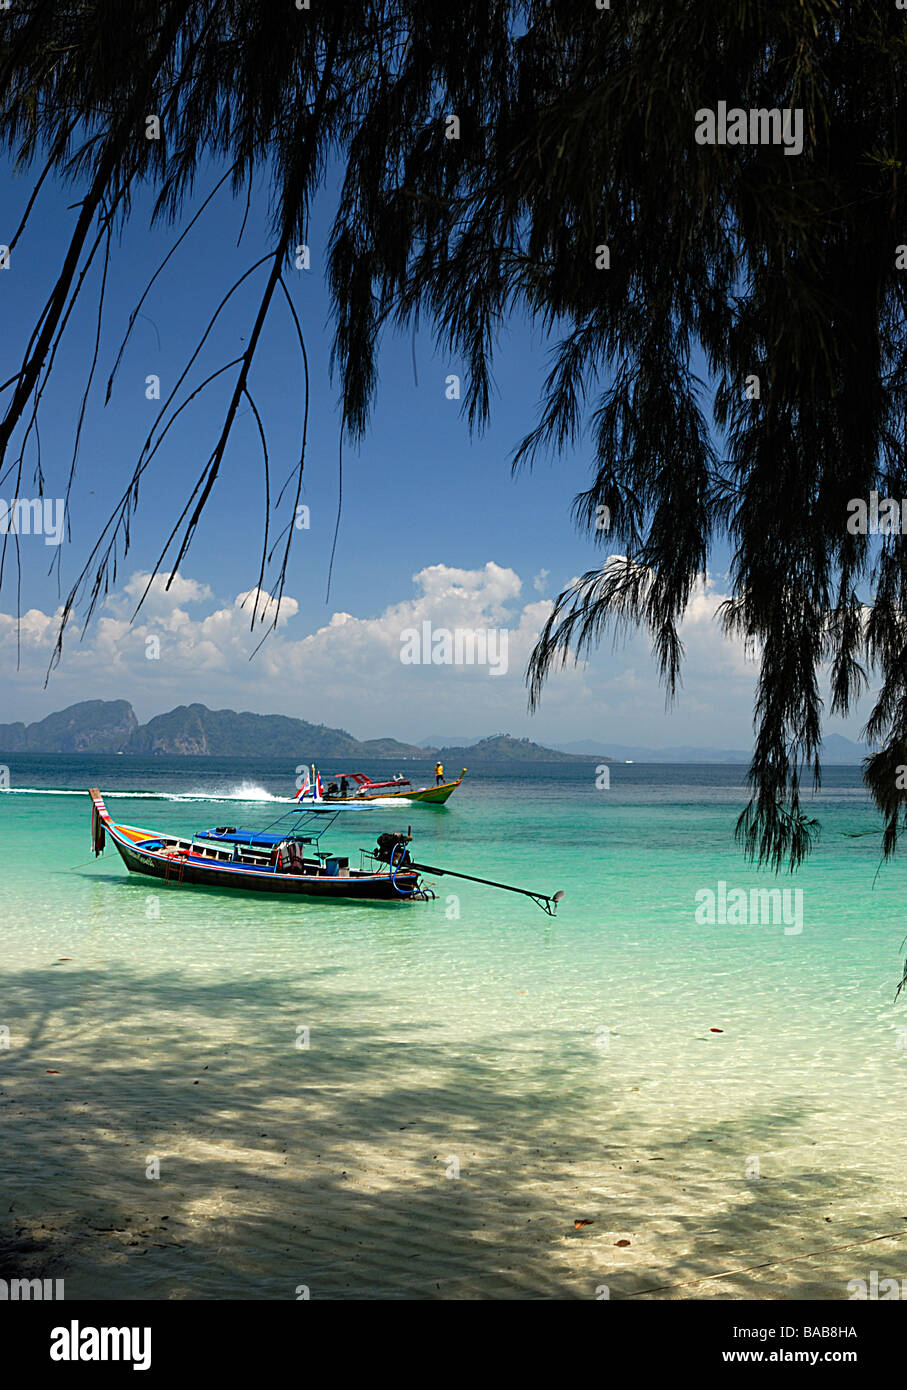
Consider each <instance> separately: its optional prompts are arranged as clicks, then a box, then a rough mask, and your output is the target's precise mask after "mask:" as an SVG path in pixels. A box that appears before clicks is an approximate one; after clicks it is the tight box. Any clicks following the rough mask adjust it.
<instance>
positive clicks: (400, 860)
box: [375, 830, 413, 869]
mask: <svg viewBox="0 0 907 1390" xmlns="http://www.w3.org/2000/svg"><path fill="white" fill-rule="evenodd" d="M412 838H413V837H412V835H404V833H403V831H402V830H386V831H385V832H384V834H383V835H379V836H378V843H377V845H376V846H375V858H376V859H378V860H380V861H381V863H382V864H389V863H390V862H391V857H392V856H393V861H394V866H395V868H398V869H399V868H400V867H401V865H403V864H409V863H410V862H411V861H410V857H409V851H408V850H407V849H406V848H404V849H403V853H402V854H401V853H400V850H399V848H398V846H401V845H402V846H406V845H408V844H409V842H410V840H412Z"/></svg>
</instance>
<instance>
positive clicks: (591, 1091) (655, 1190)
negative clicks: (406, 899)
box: [0, 756, 907, 1299]
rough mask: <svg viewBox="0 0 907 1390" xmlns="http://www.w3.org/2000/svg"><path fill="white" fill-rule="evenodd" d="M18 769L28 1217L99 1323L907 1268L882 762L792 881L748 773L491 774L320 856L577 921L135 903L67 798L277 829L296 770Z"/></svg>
mask: <svg viewBox="0 0 907 1390" xmlns="http://www.w3.org/2000/svg"><path fill="white" fill-rule="evenodd" d="M7 761H8V762H9V767H10V791H9V793H8V794H5V795H3V796H2V797H0V866H2V882H3V890H4V892H3V912H2V919H0V958H2V961H3V997H2V1008H0V1013H2V1017H0V1025H5V1026H7V1027H8V1028H9V1030H10V1034H9V1039H10V1046H9V1047H8V1048H7V1049H2V1050H0V1106H2V1107H3V1123H4V1133H5V1136H6V1142H7V1143H8V1144H9V1145H11V1146H12V1147H11V1149H8V1152H13V1153H15V1155H16V1162H15V1163H10V1162H7V1164H5V1165H4V1171H3V1173H2V1175H0V1196H2V1199H3V1200H2V1207H0V1209H2V1210H3V1211H4V1212H5V1213H6V1212H8V1209H10V1210H9V1212H8V1214H7V1217H6V1221H7V1223H8V1232H7V1238H8V1239H12V1238H15V1239H17V1240H19V1241H25V1242H26V1243H27V1245H28V1248H27V1249H23V1251H22V1253H21V1254H20V1255H19V1256H18V1257H17V1258H18V1259H19V1260H20V1263H21V1262H25V1263H27V1264H29V1268H35V1269H37V1268H52V1269H53V1270H54V1272H56V1273H62V1274H63V1275H64V1276H65V1278H66V1280H67V1294H68V1296H70V1297H101V1296H114V1297H135V1296H151V1297H237V1296H249V1297H265V1298H294V1297H297V1296H298V1294H297V1293H296V1292H295V1291H296V1290H297V1288H299V1287H302V1286H305V1287H306V1288H308V1289H309V1290H310V1294H311V1297H313V1298H314V1297H377V1298H386V1297H391V1298H393V1297H405V1296H421V1297H515V1296H528V1297H539V1298H544V1297H581V1298H582V1297H591V1298H594V1297H601V1296H602V1294H601V1293H600V1292H596V1291H597V1290H601V1289H602V1288H603V1287H607V1289H608V1291H609V1294H610V1297H612V1298H620V1297H634V1296H646V1297H781V1298H801V1297H816V1296H818V1297H823V1298H828V1299H846V1298H847V1297H848V1293H847V1291H846V1284H847V1281H848V1280H849V1279H854V1278H866V1279H868V1277H869V1271H870V1270H871V1269H876V1270H878V1271H879V1272H880V1277H897V1278H901V1277H904V1276H905V1275H907V1258H902V1251H903V1248H904V1240H903V1233H902V1229H901V1228H903V1227H907V1181H905V1171H907V1166H905V1157H907V1155H905V1140H904V1139H903V1137H902V1133H903V1124H902V1117H903V1113H904V1107H905V1102H907V1006H905V1004H904V1002H903V998H902V1001H901V1002H899V1003H895V1000H894V995H895V989H896V986H897V982H898V980H899V978H900V974H901V968H902V960H903V954H904V950H903V938H904V936H905V931H907V927H905V920H907V919H905V912H904V903H905V888H907V879H905V868H904V866H903V864H901V863H897V862H896V863H894V864H893V865H889V866H887V867H885V868H884V869H883V870H882V871H881V874H880V875H879V876H878V879H876V871H877V868H878V838H877V836H875V835H868V836H866V837H865V838H859V839H858V838H849V836H848V833H847V832H851V833H855V832H863V831H871V830H873V829H875V828H877V821H876V818H875V817H874V815H873V813H872V811H871V809H870V807H869V804H868V801H867V798H866V796H865V793H864V791H863V790H862V787H861V785H860V781H859V773H858V770H857V769H850V768H833V769H829V771H828V774H827V778H826V784H825V788H824V790H823V793H822V795H821V797H820V798H819V799H818V801H817V803H816V808H815V809H816V814H818V815H819V816H820V818H821V820H822V826H823V833H822V838H821V841H820V843H819V846H818V848H817V850H816V851H815V853H814V856H813V857H812V859H811V861H810V862H809V864H808V865H807V866H806V867H805V868H804V869H803V870H802V871H801V872H800V873H799V874H798V875H796V876H795V878H794V879H790V878H785V879H783V880H780V881H776V880H775V879H774V878H773V877H772V876H771V875H767V874H758V873H756V872H755V871H754V870H752V869H751V868H749V867H748V866H746V864H745V863H744V861H743V859H742V857H741V856H740V854H739V852H738V850H737V849H736V848H735V846H734V843H733V826H734V820H735V818H736V815H737V813H738V811H739V809H740V807H741V806H742V804H743V802H744V800H745V792H744V789H743V786H742V780H743V769H742V768H736V767H724V766H709V767H695V766H683V767H680V766H677V767H663V766H655V765H645V764H635V765H632V766H624V765H618V766H615V767H613V768H612V770H611V787H610V789H609V790H597V789H596V785H595V772H594V764H588V765H585V764H584V765H579V764H557V765H544V766H542V765H538V766H533V767H530V768H527V769H525V770H519V771H514V770H513V769H512V768H507V769H498V770H496V771H494V770H492V771H491V772H489V773H488V774H482V775H478V774H476V775H472V774H470V775H468V777H467V779H466V781H465V782H464V784H463V786H462V787H461V788H460V790H459V791H458V792H456V793H455V794H454V797H453V799H452V800H451V802H450V804H449V806H448V807H447V808H445V809H443V810H438V809H431V808H428V807H419V806H417V805H413V806H411V807H408V808H407V807H399V806H395V807H383V808H380V809H378V810H375V811H374V812H371V813H363V814H361V815H358V816H357V817H356V819H355V821H354V819H353V816H352V815H350V816H349V817H347V818H346V823H344V824H342V825H341V826H339V827H338V828H336V829H335V830H334V831H332V832H330V834H329V835H326V836H325V844H326V845H329V846H330V847H331V848H336V849H337V851H338V852H340V853H349V854H350V856H351V861H352V862H357V861H356V851H357V850H358V848H359V847H360V846H361V847H369V846H371V845H372V844H373V843H374V836H375V834H376V833H377V831H379V830H384V829H405V828H406V827H407V825H411V826H412V829H413V834H414V837H415V838H414V846H413V854H414V857H415V858H417V859H422V860H425V861H427V862H429V863H437V864H440V865H450V866H451V867H455V868H461V869H462V870H463V871H464V872H466V873H476V874H481V875H483V876H487V877H489V878H494V879H501V880H503V881H505V882H509V883H514V884H519V885H523V886H527V887H531V888H534V889H537V890H538V891H540V892H545V893H553V892H554V891H555V890H556V889H563V890H564V892H565V898H564V901H563V903H562V905H561V909H560V912H559V915H558V917H557V919H556V920H553V921H552V920H549V919H548V918H547V917H545V916H544V915H543V914H542V913H541V912H540V911H539V910H538V909H537V908H536V907H535V906H533V904H532V903H531V902H529V901H527V900H526V899H523V898H520V897H517V896H516V895H512V894H509V893H504V892H499V891H495V890H493V889H486V888H482V887H480V886H478V885H473V884H468V883H462V882H458V881H456V880H453V879H449V878H444V879H438V880H437V881H436V882H435V891H436V892H437V893H438V898H437V900H436V901H435V902H433V903H421V904H420V903H406V904H388V905H383V904H375V905H357V904H352V903H348V904H324V903H307V902H306V901H305V900H302V901H300V902H292V903H290V902H285V901H280V902H278V901H274V902H270V901H261V900H260V899H259V898H257V897H253V896H251V895H248V896H234V895H228V894H222V893H215V892H211V891H200V890H197V889H181V888H178V887H171V886H164V885H161V884H159V883H157V882H156V881H153V880H150V879H142V878H138V877H130V876H128V875H127V874H126V872H125V869H124V868H123V866H122V864H121V862H120V860H119V859H118V857H117V856H116V855H115V852H114V851H113V849H112V847H111V848H108V850H107V852H106V854H105V855H104V856H103V857H102V858H101V859H100V860H98V861H97V862H95V861H94V860H93V859H92V858H91V857H90V844H89V804H88V801H87V798H86V797H84V795H71V794H68V793H70V792H79V793H81V792H83V791H84V788H85V787H86V786H87V785H88V784H89V783H91V784H97V785H100V786H101V787H102V789H103V790H104V792H105V796H106V799H107V804H108V808H109V809H110V811H111V814H112V815H113V816H114V818H115V819H119V820H122V821H124V822H125V823H127V824H130V825H138V826H143V827H146V828H148V829H150V830H171V829H174V830H175V829H179V830H181V831H183V832H189V831H193V830H197V829H200V828H203V827H204V826H207V825H213V824H223V823H225V822H228V823H230V824H240V825H257V826H264V825H265V824H267V823H268V822H269V821H271V820H273V819H274V818H275V817H276V816H278V815H280V814H282V813H284V812H285V811H286V810H287V809H288V804H289V798H291V796H292V792H293V778H294V776H295V771H294V770H293V769H287V768H286V767H285V766H284V765H283V764H281V765H276V764H274V765H270V764H267V763H261V764H245V763H242V764H239V763H237V762H235V761H230V762H228V761H226V760H212V759H198V760H195V759H159V758H154V759H148V760H147V761H145V760H141V759H135V758H95V759H92V758H88V757H69V758H66V757H38V756H30V757H19V758H15V757H10V758H9V759H8V760H7ZM384 770H386V771H388V772H389V773H391V772H394V771H396V770H397V768H396V767H391V766H390V765H387V766H386V768H385V766H383V765H378V764H376V765H375V766H374V769H370V771H374V772H376V773H377V772H381V771H384ZM417 774H418V776H417ZM429 774H430V767H429V765H428V764H426V765H425V767H424V768H421V767H417V768H415V769H414V767H413V765H412V764H409V765H407V775H409V776H412V777H413V779H414V780H420V778H421V777H422V776H423V775H424V777H425V780H430V777H429ZM272 798H279V799H278V800H272ZM284 800H285V801H286V804H284ZM721 882H723V883H724V884H726V886H727V887H726V893H728V894H729V893H731V892H732V890H733V889H736V888H743V889H747V890H748V889H750V888H751V887H754V886H757V887H774V886H775V884H776V882H779V883H780V886H782V887H784V888H786V889H792V888H796V889H797V890H799V891H800V892H801V893H802V898H800V899H798V900H797V901H798V902H799V909H798V917H797V920H796V922H794V921H793V919H792V918H791V919H789V921H788V923H785V922H783V921H774V922H773V921H772V920H771V919H770V914H769V920H767V921H761V920H759V921H755V922H752V921H749V922H736V923H735V922H734V921H733V920H729V921H714V922H710V921H707V920H705V921H703V920H699V921H697V917H696V909H697V894H700V895H701V894H703V893H705V892H706V891H707V890H708V891H712V892H714V893H715V894H716V897H717V894H718V892H719V887H718V885H719V883H721ZM698 901H699V902H701V901H702V898H701V897H700V899H699V900H698ZM747 901H749V900H748V899H747ZM793 901H794V900H793V899H790V902H791V904H792V903H793ZM701 916H702V914H701V913H700V918H701ZM300 1029H305V1030H308V1032H307V1033H300V1032H299V1031H298V1030H300ZM712 1030H721V1031H720V1032H719V1031H712ZM297 1041H302V1042H303V1043H307V1045H306V1046H301V1047H300V1046H297ZM152 1157H154V1158H157V1159H158V1161H159V1164H160V1176H159V1177H148V1176H146V1169H147V1167H148V1162H149V1160H150V1159H151V1158H152ZM456 1174H458V1176H456ZM7 1199H9V1200H7ZM578 1219H582V1220H587V1221H589V1222H590V1223H591V1224H590V1225H589V1226H587V1227H583V1228H581V1229H579V1230H577V1229H574V1224H573V1223H574V1221H575V1220H578ZM17 1232H18V1233H19V1234H18V1235H16V1233H17ZM10 1233H11V1234H10ZM879 1237H884V1239H881V1240H879V1239H878V1238H879ZM618 1240H621V1241H629V1245H620V1246H618V1245H617V1241H618ZM869 1242H872V1243H869ZM844 1247H846V1248H844ZM3 1248H4V1247H3V1246H2V1244H0V1263H3V1257H2V1252H3ZM10 1258H12V1257H10ZM757 1266H758V1268H756V1267H757ZM2 1272H3V1271H2V1270H0V1273H2Z"/></svg>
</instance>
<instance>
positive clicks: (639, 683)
mask: <svg viewBox="0 0 907 1390" xmlns="http://www.w3.org/2000/svg"><path fill="white" fill-rule="evenodd" d="M542 573H544V572H542ZM539 578H540V576H539V575H537V576H536V581H538V580H539ZM147 581H148V576H147V574H142V573H137V574H133V575H132V577H131V578H130V579H129V581H128V583H126V584H125V585H124V586H123V588H122V589H121V590H119V591H118V592H117V593H116V594H113V595H110V596H109V597H108V598H107V599H106V601H105V603H104V605H103V608H102V609H101V611H100V613H99V615H98V617H97V619H96V620H95V622H93V623H92V625H91V626H90V627H89V630H88V633H87V635H86V637H85V640H84V641H82V642H79V641H78V633H77V632H71V633H70V634H69V635H68V637H67V642H66V645H65V647H64V655H63V661H62V663H61V665H60V668H59V670H58V671H57V672H56V673H55V674H54V676H53V677H52V679H51V682H50V686H49V689H48V691H47V692H46V693H44V694H42V693H41V686H42V685H43V680H44V675H45V671H46V668H47V663H48V661H49V658H50V655H51V653H52V650H53V644H54V642H55V640H56V632H57V621H58V618H59V614H45V613H42V612H40V611H39V610H36V609H31V610H29V612H28V613H27V614H25V615H24V617H23V620H22V661H21V668H22V669H21V671H20V673H19V675H18V677H16V676H15V674H14V673H15V659H16V623H15V619H14V618H13V617H11V616H10V615H0V663H2V667H3V668H4V669H5V670H6V671H7V672H8V673H9V676H10V679H9V680H8V681H7V682H6V688H7V699H8V701H9V703H8V705H7V708H6V710H4V711H3V712H0V718H2V719H7V720H8V719H13V718H26V719H34V718H39V717H41V716H42V715H43V714H46V713H49V712H50V710H52V709H57V708H60V707H62V706H63V705H65V704H68V703H70V702H72V701H74V700H78V699H88V698H99V697H103V698H108V699H111V698H115V697H122V698H125V699H128V700H131V701H132V702H133V704H134V705H135V706H136V709H137V712H138V713H139V716H140V718H147V717H148V716H149V715H151V714H154V713H158V712H161V711H163V710H165V709H169V708H171V707H172V706H173V705H176V704H183V703H189V702H190V701H192V700H200V701H202V702H204V703H206V704H208V705H211V706H213V707H223V706H225V705H230V706H233V707H235V708H245V709H255V710H260V711H261V712H263V713H272V712H273V713H287V714H296V715H299V716H300V717H302V718H307V719H311V720H313V721H316V722H324V723H327V724H331V725H338V726H342V727H346V728H349V729H350V730H351V731H352V732H353V733H355V734H357V735H359V736H360V737H363V738H367V737H374V736H377V735H379V734H388V735H395V736H396V737H399V738H421V737H424V736H425V735H426V734H430V733H435V732H443V730H444V729H445V728H447V729H451V730H453V729H457V730H461V731H468V730H471V731H473V732H474V733H475V734H477V735H478V734H481V733H483V732H500V731H501V730H504V729H508V730H510V731H511V732H513V733H518V734H523V733H526V734H530V735H531V736H533V737H536V738H538V739H539V740H541V741H549V742H551V741H556V742H570V741H572V740H573V739H582V738H588V737H601V738H610V739H611V740H612V741H614V742H616V743H627V742H646V743H651V744H655V745H657V744H659V743H670V742H675V743H676V742H698V743H716V742H717V743H728V742H731V743H733V744H734V746H740V740H741V738H743V739H746V738H748V731H749V727H750V718H751V708H752V697H753V687H754V680H755V675H756V667H755V666H754V665H753V664H752V663H751V662H748V661H747V660H746V659H745V656H744V652H743V648H742V645H741V644H740V643H739V642H737V641H731V640H728V639H727V638H726V637H725V636H724V635H723V633H722V631H721V628H720V625H719V624H718V622H717V621H716V619H715V612H716V610H717V608H718V606H719V605H720V603H721V602H722V601H723V599H724V597H725V595H724V594H723V593H722V592H721V591H720V589H719V588H718V586H717V585H716V583H715V582H714V581H712V580H709V581H706V582H705V583H703V584H701V585H700V586H699V587H698V588H697V590H696V592H695V593H694V595H693V597H692V600H691V602H690V607H689V612H688V615H687V619H686V621H685V623H684V625H683V629H682V636H683V641H684V644H685V647H686V652H687V660H686V663H685V667H684V689H683V692H682V693H681V698H680V701H679V703H678V706H677V713H676V715H675V716H674V717H673V718H672V719H671V721H670V723H666V722H665V720H664V709H665V702H664V690H663V688H662V687H661V686H660V684H659V682H658V678H657V671H656V667H655V662H654V660H653V658H652V655H651V652H650V650H649V646H650V644H649V641H648V639H647V637H646V635H645V634H633V635H631V637H630V639H629V640H628V641H627V642H626V643H625V644H624V645H622V646H618V647H617V648H616V649H612V647H611V645H610V643H609V642H608V640H607V639H606V641H605V643H604V644H603V645H602V648H601V650H600V651H598V652H597V653H595V654H594V655H593V657H592V658H591V659H590V660H589V661H588V662H585V663H582V664H580V665H579V666H575V665H574V663H573V661H572V658H571V659H570V661H569V662H568V665H567V666H566V668H565V669H564V670H562V671H561V670H559V671H556V672H555V673H554V674H553V675H552V676H551V678H550V679H549V682H548V685H547V687H546V690H545V693H544V696H543V703H542V708H541V711H540V712H539V714H538V715H537V716H536V718H535V719H534V720H530V719H529V717H528V715H527V710H526V689H525V684H524V672H525V667H526V663H527V661H528V659H529V656H530V654H531V651H532V648H533V646H534V643H535V640H536V637H537V634H538V632H539V629H540V628H541V626H542V624H543V623H544V622H545V619H546V618H547V616H548V614H549V613H550V611H551V607H552V604H551V601H550V600H549V599H545V598H538V597H536V598H534V599H533V600H532V601H531V602H527V601H525V600H524V599H523V598H522V596H521V595H522V590H523V584H522V581H521V579H520V577H519V575H518V574H516V573H515V571H514V570H512V569H508V568H505V567H502V566H500V565H497V564H494V563H493V562H491V561H489V562H488V563H487V564H486V565H484V566H483V567H481V568H477V569H474V570H466V569H456V568H453V567H450V566H446V565H432V566H429V567H428V568H426V569H423V570H421V571H420V572H419V573H417V574H415V575H413V591H412V593H411V594H410V595H409V596H408V597H406V598H402V599H400V600H399V601H397V602H395V603H392V604H389V605H388V606H387V607H386V608H384V610H383V611H382V612H380V613H378V614H377V615H376V616H371V617H361V616H357V615H355V614H352V613H345V612H337V613H334V614H333V615H332V616H331V618H330V619H329V621H328V622H326V623H325V624H324V625H323V626H321V627H318V628H316V629H315V630H314V631H309V632H305V631H304V630H300V628H301V622H302V620H301V618H300V609H299V604H298V602H297V601H296V599H294V598H293V597H291V596H287V597H285V598H284V599H283V601H282V603H281V606H280V615H279V622H278V626H277V629H276V631H274V632H271V633H270V635H269V636H268V637H267V639H266V640H265V642H264V644H263V645H262V646H261V649H260V651H259V652H258V654H257V656H256V657H255V658H254V660H253V661H251V662H250V661H249V656H250V654H251V653H252V651H253V650H254V648H255V647H256V646H257V645H258V644H259V642H260V641H261V637H262V629H261V628H260V626H258V627H256V630H255V631H254V632H252V631H251V630H250V622H251V616H252V609H253V607H254V605H255V602H256V598H257V600H258V607H259V612H260V613H261V612H264V613H265V614H266V616H267V618H269V619H270V618H271V617H272V616H273V611H274V599H273V598H272V596H271V595H270V594H268V593H265V592H261V593H258V592H257V591H255V590H250V591H248V592H245V593H241V594H237V595H236V596H235V597H234V598H233V599H232V601H227V602H224V601H220V602H218V601H217V600H216V599H215V596H214V595H213V594H212V592H211V590H210V588H209V587H208V586H207V585H206V584H203V583H200V582H199V581H197V580H194V579H192V578H190V577H186V576H182V575H175V576H173V578H172V580H171V583H170V587H169V589H167V587H166V580H165V578H164V577H160V578H158V579H156V580H155V581H154V583H153V584H152V586H151V589H150V591H149V594H148V598H147V599H146V601H145V604H144V605H143V607H142V609H141V610H140V612H139V614H138V616H137V618H136V620H135V622H134V623H131V622H130V617H131V614H132V612H133V611H134V609H135V605H136V603H137V601H138V599H139V597H140V596H141V594H142V592H143V591H144V588H145V586H146V584H147ZM532 587H533V589H534V590H536V592H537V591H538V589H539V584H538V583H537V582H535V581H534V582H533V585H532ZM425 622H428V623H430V624H431V625H432V628H433V629H434V630H437V629H438V628H447V629H450V630H451V631H453V630H455V629H456V628H471V629H482V628H484V629H489V628H501V629H505V630H506V632H507V638H508V657H509V666H508V670H507V673H506V674H505V675H498V676H496V677H490V675H489V671H488V668H487V667H480V666H459V667H456V666H434V665H404V664H403V663H402V662H401V659H400V655H401V637H402V634H403V632H404V631H405V630H406V629H409V628H416V629H419V630H421V625H422V624H423V623H425ZM149 639H155V641H154V642H151V641H150V640H149ZM158 646H159V650H160V657H159V659H156V660H149V659H148V658H147V655H146V654H147V653H148V651H149V649H155V648H156V647H158ZM13 706H15V708H13Z"/></svg>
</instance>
